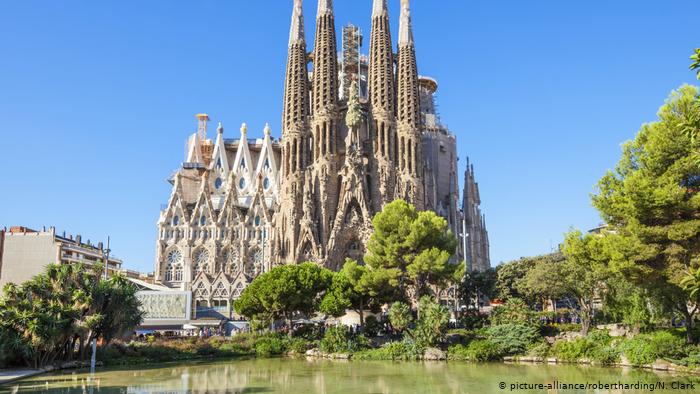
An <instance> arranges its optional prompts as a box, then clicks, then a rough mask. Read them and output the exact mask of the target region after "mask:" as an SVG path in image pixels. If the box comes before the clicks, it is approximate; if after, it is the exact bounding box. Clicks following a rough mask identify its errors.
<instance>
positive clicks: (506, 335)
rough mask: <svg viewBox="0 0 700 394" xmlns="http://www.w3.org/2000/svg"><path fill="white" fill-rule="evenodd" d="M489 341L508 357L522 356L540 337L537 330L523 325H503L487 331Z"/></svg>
mask: <svg viewBox="0 0 700 394" xmlns="http://www.w3.org/2000/svg"><path fill="white" fill-rule="evenodd" d="M487 335H488V338H489V340H490V341H491V342H492V343H493V344H495V345H497V346H498V347H499V348H500V350H501V352H502V353H503V354H506V355H512V354H522V353H524V352H525V350H526V349H527V348H528V347H530V345H532V344H533V343H535V341H537V340H538V339H539V337H540V335H539V332H538V330H537V329H536V328H534V327H531V326H526V325H523V324H501V325H498V326H493V327H491V328H489V329H488V330H487Z"/></svg>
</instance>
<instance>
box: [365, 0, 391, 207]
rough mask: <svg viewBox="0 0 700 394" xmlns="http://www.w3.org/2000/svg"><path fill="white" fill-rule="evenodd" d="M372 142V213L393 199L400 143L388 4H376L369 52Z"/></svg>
mask: <svg viewBox="0 0 700 394" xmlns="http://www.w3.org/2000/svg"><path fill="white" fill-rule="evenodd" d="M369 62H370V64H369V99H370V111H371V124H370V139H371V141H372V147H373V155H372V156H373V159H374V160H373V163H372V186H371V190H372V192H371V194H372V199H371V200H372V202H373V205H374V206H373V210H374V211H379V210H381V208H382V206H383V205H384V204H385V203H386V202H388V201H391V200H392V199H393V194H394V187H395V186H394V185H395V163H396V151H397V149H396V148H397V145H398V140H397V136H396V125H395V117H394V114H395V113H396V111H395V107H396V91H395V86H394V59H393V52H392V46H391V31H390V29H389V10H388V7H387V0H374V4H373V7H372V32H371V34H370V49H369Z"/></svg>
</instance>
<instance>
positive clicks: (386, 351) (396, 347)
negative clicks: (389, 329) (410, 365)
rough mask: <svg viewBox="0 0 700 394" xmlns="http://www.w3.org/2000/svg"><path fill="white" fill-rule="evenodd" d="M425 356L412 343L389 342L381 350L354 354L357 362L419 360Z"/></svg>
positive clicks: (369, 350)
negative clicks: (421, 356)
mask: <svg viewBox="0 0 700 394" xmlns="http://www.w3.org/2000/svg"><path fill="white" fill-rule="evenodd" d="M422 354H423V351H422V349H421V348H419V347H418V346H416V345H415V344H414V343H413V342H411V341H407V340H405V341H401V342H389V343H386V344H384V346H382V347H381V348H379V349H368V350H362V351H359V352H357V353H355V354H353V356H352V358H353V359H355V360H394V361H398V360H401V361H411V360H417V359H418V358H419V357H420V355H422Z"/></svg>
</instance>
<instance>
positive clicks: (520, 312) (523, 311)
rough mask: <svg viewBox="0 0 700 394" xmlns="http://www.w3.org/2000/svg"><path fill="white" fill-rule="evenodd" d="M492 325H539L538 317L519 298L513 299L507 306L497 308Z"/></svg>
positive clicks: (492, 314)
mask: <svg viewBox="0 0 700 394" xmlns="http://www.w3.org/2000/svg"><path fill="white" fill-rule="evenodd" d="M491 324H492V325H494V326H498V325H502V324H526V325H537V324H539V323H538V321H537V316H536V314H535V312H533V311H532V310H531V309H530V307H528V306H527V304H526V303H525V302H524V301H523V300H520V299H518V298H511V299H509V300H508V301H506V303H505V304H503V305H501V306H499V307H496V308H494V309H493V312H492V313H491Z"/></svg>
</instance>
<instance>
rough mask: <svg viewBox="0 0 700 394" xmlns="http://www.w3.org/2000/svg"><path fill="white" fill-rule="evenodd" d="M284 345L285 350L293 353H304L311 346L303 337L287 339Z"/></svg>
mask: <svg viewBox="0 0 700 394" xmlns="http://www.w3.org/2000/svg"><path fill="white" fill-rule="evenodd" d="M285 345H286V346H285V348H286V350H287V352H292V353H294V354H304V353H306V351H307V350H309V349H310V348H311V343H310V342H309V341H307V340H305V339H303V338H293V339H289V340H287V343H286V344H285Z"/></svg>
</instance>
